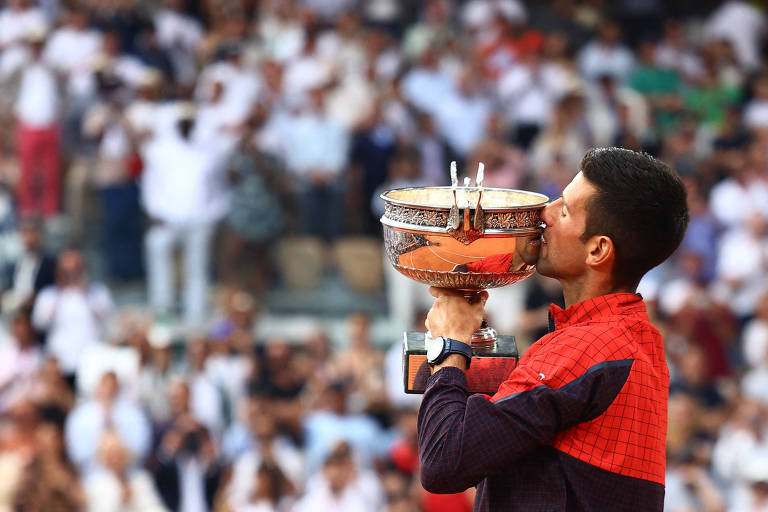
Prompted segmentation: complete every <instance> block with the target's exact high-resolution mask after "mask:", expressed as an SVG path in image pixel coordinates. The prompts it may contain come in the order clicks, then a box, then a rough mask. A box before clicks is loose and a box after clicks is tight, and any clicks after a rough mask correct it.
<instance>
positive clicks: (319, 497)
mask: <svg viewBox="0 0 768 512" xmlns="http://www.w3.org/2000/svg"><path fill="white" fill-rule="evenodd" d="M381 499H382V496H381V489H380V486H379V483H378V481H377V479H376V478H375V477H374V476H373V475H372V474H370V473H367V472H365V471H362V472H361V471H360V470H358V468H357V466H356V463H355V461H354V458H353V456H352V450H351V448H350V446H349V444H347V443H344V442H341V443H338V444H337V445H335V446H334V448H333V449H332V450H331V451H330V453H329V454H328V456H327V457H326V459H325V462H324V463H323V468H322V472H321V473H319V474H318V475H317V477H316V479H315V480H314V481H312V482H310V483H309V489H308V491H307V494H306V495H305V496H304V497H303V498H302V499H301V500H299V502H298V503H297V504H296V507H295V510H296V511H297V512H305V511H307V512H308V511H310V510H313V511H314V510H317V511H328V512H331V511H350V512H351V511H353V510H354V511H357V510H378V508H379V507H380V506H381Z"/></svg>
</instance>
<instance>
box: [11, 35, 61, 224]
mask: <svg viewBox="0 0 768 512" xmlns="http://www.w3.org/2000/svg"><path fill="white" fill-rule="evenodd" d="M25 36H26V41H27V42H28V44H29V52H30V62H29V63H28V64H25V65H24V66H23V67H22V69H21V70H20V71H19V72H20V76H19V82H18V83H19V85H18V88H19V91H18V96H17V97H16V104H15V109H14V113H15V115H16V118H17V119H18V130H17V133H16V137H17V144H18V154H19V164H20V177H19V185H18V201H19V210H20V211H21V213H22V214H27V215H29V214H33V215H34V214H40V215H43V216H44V217H45V218H50V217H53V216H55V215H57V214H58V213H59V202H60V195H61V147H60V145H61V144H60V140H61V138H60V132H59V130H60V125H59V121H60V110H61V101H62V98H61V92H60V84H59V79H58V77H57V75H56V72H55V71H54V69H53V68H52V66H51V65H50V64H48V63H46V62H45V60H44V59H43V47H44V46H43V45H44V44H45V37H46V34H45V32H44V29H41V28H35V29H32V31H31V32H29V33H27V34H25ZM40 173H41V174H42V181H43V183H45V186H44V187H43V190H42V193H41V194H38V193H36V190H35V182H36V180H38V179H40V178H38V177H37V175H38V174H40Z"/></svg>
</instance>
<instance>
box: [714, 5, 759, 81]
mask: <svg viewBox="0 0 768 512" xmlns="http://www.w3.org/2000/svg"><path fill="white" fill-rule="evenodd" d="M764 28H765V16H764V15H763V13H762V12H761V11H760V10H759V9H757V8H756V7H753V6H751V5H750V4H749V3H748V2H743V1H730V2H725V3H724V4H722V5H721V6H720V7H718V8H717V9H716V10H715V12H713V13H712V15H711V16H710V17H709V19H708V20H707V22H706V25H705V26H704V34H705V35H706V36H708V37H710V38H713V39H714V38H723V39H727V40H728V41H730V42H731V44H732V45H733V49H734V50H735V52H736V56H737V58H738V59H739V63H740V64H741V65H742V67H744V68H747V69H753V68H756V67H757V66H758V65H759V64H760V51H759V43H760V38H761V37H762V32H763V29H764Z"/></svg>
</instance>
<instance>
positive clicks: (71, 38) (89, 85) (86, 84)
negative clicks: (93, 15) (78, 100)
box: [43, 26, 102, 96]
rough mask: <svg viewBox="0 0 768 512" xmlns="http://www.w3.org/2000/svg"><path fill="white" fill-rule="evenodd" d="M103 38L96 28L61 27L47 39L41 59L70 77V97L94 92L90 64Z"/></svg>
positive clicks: (68, 85) (68, 87)
mask: <svg viewBox="0 0 768 512" xmlns="http://www.w3.org/2000/svg"><path fill="white" fill-rule="evenodd" d="M101 43H102V37H101V34H100V33H99V32H98V31H96V30H90V29H85V30H77V29H75V28H74V27H66V26H65V27H61V28H59V29H57V30H55V31H53V33H52V34H51V36H50V38H49V39H48V41H47V42H46V45H45V50H44V51H43V58H44V59H45V61H46V62H48V63H49V64H50V65H51V66H54V67H56V68H57V69H58V70H60V71H61V72H64V73H66V74H67V75H68V76H69V80H68V83H67V90H68V92H69V93H70V94H72V95H73V96H85V95H88V94H91V93H93V92H94V88H95V87H94V86H95V84H94V81H93V79H92V76H91V71H92V70H91V66H92V65H93V61H94V58H95V57H96V55H97V54H98V53H99V50H100V49H101Z"/></svg>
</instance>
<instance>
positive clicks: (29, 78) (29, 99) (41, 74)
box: [14, 61, 59, 128]
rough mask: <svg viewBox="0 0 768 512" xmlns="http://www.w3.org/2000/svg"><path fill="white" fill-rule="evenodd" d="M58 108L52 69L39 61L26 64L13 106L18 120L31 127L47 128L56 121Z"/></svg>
mask: <svg viewBox="0 0 768 512" xmlns="http://www.w3.org/2000/svg"><path fill="white" fill-rule="evenodd" d="M58 108H59V91H58V88H57V85H56V75H55V74H54V72H53V70H52V69H51V68H50V67H49V66H48V65H47V64H45V63H43V62H39V61H37V62H32V63H29V64H27V66H26V67H25V68H24V71H23V72H22V75H21V83H20V84H19V96H18V98H17V99H16V105H15V108H14V112H15V114H16V116H17V117H18V118H19V121H21V122H22V123H24V124H25V125H26V126H28V127H31V128H49V127H50V126H51V125H53V124H54V123H56V120H57V118H58Z"/></svg>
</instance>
